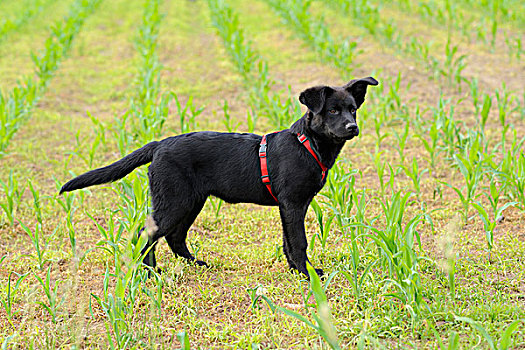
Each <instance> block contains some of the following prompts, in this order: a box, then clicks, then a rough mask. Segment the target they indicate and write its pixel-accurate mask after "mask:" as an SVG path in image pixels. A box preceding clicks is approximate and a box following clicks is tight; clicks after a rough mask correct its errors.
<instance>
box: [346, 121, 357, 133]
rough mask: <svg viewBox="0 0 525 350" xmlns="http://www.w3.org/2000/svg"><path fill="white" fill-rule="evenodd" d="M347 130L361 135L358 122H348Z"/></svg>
mask: <svg viewBox="0 0 525 350" xmlns="http://www.w3.org/2000/svg"><path fill="white" fill-rule="evenodd" d="M346 130H347V131H348V132H350V133H352V134H353V135H355V136H357V135H359V128H358V127H357V124H356V123H348V124H346Z"/></svg>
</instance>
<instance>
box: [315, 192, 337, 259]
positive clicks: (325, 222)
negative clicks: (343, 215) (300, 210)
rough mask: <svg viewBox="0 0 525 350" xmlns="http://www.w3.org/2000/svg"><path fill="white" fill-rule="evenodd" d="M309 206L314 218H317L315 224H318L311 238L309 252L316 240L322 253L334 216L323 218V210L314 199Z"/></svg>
mask: <svg viewBox="0 0 525 350" xmlns="http://www.w3.org/2000/svg"><path fill="white" fill-rule="evenodd" d="M310 206H311V208H312V209H313V211H314V213H315V217H316V218H317V223H318V224H319V231H318V232H316V234H315V235H313V236H312V240H311V241H310V251H313V250H314V247H315V240H316V238H317V240H318V241H319V243H320V244H321V248H322V250H323V251H324V249H325V246H326V242H327V241H328V234H329V233H330V229H331V228H332V223H333V221H334V216H327V217H326V218H325V216H324V214H323V213H324V210H323V209H321V206H320V205H319V204H318V203H317V201H316V200H315V199H314V200H313V201H312V203H311V204H310Z"/></svg>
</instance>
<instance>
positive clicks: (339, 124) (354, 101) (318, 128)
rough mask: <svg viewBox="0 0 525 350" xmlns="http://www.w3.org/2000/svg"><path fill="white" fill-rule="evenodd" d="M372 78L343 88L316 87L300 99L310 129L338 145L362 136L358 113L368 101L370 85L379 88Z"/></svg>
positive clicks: (357, 80)
mask: <svg viewBox="0 0 525 350" xmlns="http://www.w3.org/2000/svg"><path fill="white" fill-rule="evenodd" d="M377 84H378V82H377V80H375V79H374V78H372V77H368V78H363V79H354V80H351V81H350V82H349V83H348V84H346V85H344V86H341V87H330V86H314V87H312V88H309V89H306V90H304V91H303V92H301V94H300V95H299V101H301V103H302V104H304V105H305V106H306V107H308V110H309V111H308V115H307V125H308V127H309V128H310V129H311V130H312V131H313V132H315V133H316V134H318V135H320V136H324V137H327V138H329V139H331V140H333V141H334V142H336V143H339V142H344V141H346V140H350V139H352V138H354V137H355V136H357V135H359V128H358V127H357V123H356V120H357V119H356V118H357V115H356V112H357V110H358V109H359V107H361V105H362V104H363V102H364V101H365V95H366V88H367V86H368V85H377Z"/></svg>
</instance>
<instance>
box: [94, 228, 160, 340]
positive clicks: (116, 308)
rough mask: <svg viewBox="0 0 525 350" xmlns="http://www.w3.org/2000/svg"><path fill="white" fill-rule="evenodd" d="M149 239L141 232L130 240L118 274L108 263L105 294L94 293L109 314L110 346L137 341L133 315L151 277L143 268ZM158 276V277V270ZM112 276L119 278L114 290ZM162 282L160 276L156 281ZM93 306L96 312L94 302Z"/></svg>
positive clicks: (101, 306)
mask: <svg viewBox="0 0 525 350" xmlns="http://www.w3.org/2000/svg"><path fill="white" fill-rule="evenodd" d="M147 239H148V238H147V237H146V235H141V236H140V237H139V239H138V240H136V242H134V240H129V241H128V245H127V248H126V250H125V252H123V254H119V255H118V261H116V263H115V268H116V270H115V275H113V276H112V274H111V273H110V269H109V266H107V267H106V272H105V275H104V288H103V296H98V295H96V294H94V293H92V294H91V297H92V298H93V299H94V300H95V301H96V303H97V304H98V305H99V306H100V308H101V309H102V310H103V312H104V314H105V315H106V324H105V325H106V337H107V341H108V344H109V348H110V349H123V348H127V347H132V346H133V345H134V344H135V343H136V342H137V339H136V336H135V329H134V316H133V315H134V308H135V306H136V305H137V303H138V302H139V294H140V291H141V289H142V288H144V282H145V281H146V279H147V278H148V272H147V271H146V270H144V269H142V259H143V257H144V255H142V254H141V251H142V249H143V248H144V246H145V245H146V242H147ZM154 276H155V277H157V275H156V274H154ZM112 277H114V278H115V279H116V283H115V289H114V291H113V292H112V291H111V290H110V287H109V284H110V280H111V279H112ZM160 282H161V281H160V279H158V278H157V281H156V283H160ZM90 310H91V313H92V314H93V309H92V306H91V302H90Z"/></svg>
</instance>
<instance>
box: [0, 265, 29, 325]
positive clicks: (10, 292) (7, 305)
mask: <svg viewBox="0 0 525 350" xmlns="http://www.w3.org/2000/svg"><path fill="white" fill-rule="evenodd" d="M4 258H5V256H4ZM2 260H3V258H2ZM13 274H14V275H16V277H15V281H16V282H15V285H14V287H12V286H11V279H12V276H13ZM28 275H29V272H26V273H24V274H22V275H20V274H18V273H16V272H14V271H11V272H9V276H8V277H7V286H6V291H5V293H6V294H5V297H4V296H3V297H2V299H0V302H2V306H3V307H4V311H5V314H6V315H7V320H8V321H9V324H10V325H11V326H12V327H13V328H14V329H16V327H15V325H14V324H13V321H12V319H13V316H15V315H16V314H17V313H18V312H20V311H15V310H14V308H13V301H14V300H13V299H14V297H15V295H16V293H17V292H18V289H19V288H20V284H21V283H22V282H23V281H24V280H25V279H26V277H27V276H28Z"/></svg>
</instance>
